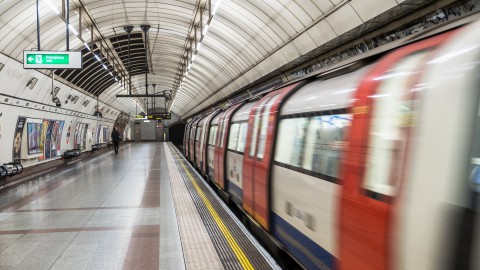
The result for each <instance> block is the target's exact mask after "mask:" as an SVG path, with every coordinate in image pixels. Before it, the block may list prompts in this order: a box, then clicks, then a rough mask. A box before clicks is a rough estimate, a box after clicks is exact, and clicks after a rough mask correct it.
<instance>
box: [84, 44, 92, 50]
mask: <svg viewBox="0 0 480 270" xmlns="http://www.w3.org/2000/svg"><path fill="white" fill-rule="evenodd" d="M83 45H85V48H87V49H88V50H89V51H92V49H90V46H88V44H87V43H86V42H84V43H83Z"/></svg>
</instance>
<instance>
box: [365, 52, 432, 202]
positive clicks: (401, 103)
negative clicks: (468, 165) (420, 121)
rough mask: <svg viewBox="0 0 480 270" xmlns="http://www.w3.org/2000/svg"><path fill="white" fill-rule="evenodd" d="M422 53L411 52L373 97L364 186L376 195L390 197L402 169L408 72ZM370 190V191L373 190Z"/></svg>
mask: <svg viewBox="0 0 480 270" xmlns="http://www.w3.org/2000/svg"><path fill="white" fill-rule="evenodd" d="M424 55H425V54H424V53H416V54H412V55H410V56H408V57H406V58H404V59H403V60H402V61H400V62H399V63H398V64H397V65H396V66H394V67H393V68H392V69H390V70H389V71H388V72H387V73H386V74H384V75H383V76H381V77H379V78H376V79H374V80H381V82H380V84H379V87H378V88H377V91H376V93H375V95H372V96H370V98H373V99H374V107H373V111H372V119H371V126H370V134H369V142H368V147H367V155H366V170H365V178H364V179H365V180H364V182H363V187H364V188H365V189H367V190H368V191H370V192H369V193H368V194H372V195H371V196H374V198H376V197H377V195H376V194H381V195H386V196H393V195H395V189H396V185H397V183H398V180H399V179H400V174H401V172H402V167H403V160H404V154H405V147H406V140H407V134H408V133H407V132H408V128H409V127H410V126H411V125H412V124H413V121H412V120H413V119H414V117H415V111H414V110H413V101H412V100H411V95H410V94H409V91H408V90H409V87H410V85H411V78H412V77H411V74H412V71H413V70H415V67H416V66H417V65H418V63H419V61H421V60H422V58H423V56H424ZM372 192H373V193H372Z"/></svg>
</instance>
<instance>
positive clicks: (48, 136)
mask: <svg viewBox="0 0 480 270" xmlns="http://www.w3.org/2000/svg"><path fill="white" fill-rule="evenodd" d="M53 123H54V121H48V126H47V134H46V137H45V152H44V154H45V159H49V158H51V156H50V154H51V153H50V151H51V146H52V145H51V141H52V129H53Z"/></svg>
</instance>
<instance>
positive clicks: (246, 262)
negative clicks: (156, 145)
mask: <svg viewBox="0 0 480 270" xmlns="http://www.w3.org/2000/svg"><path fill="white" fill-rule="evenodd" d="M180 164H182V166H183V169H184V170H185V172H186V173H187V175H188V177H189V178H190V180H191V181H192V184H193V185H194V186H195V189H196V190H197V192H198V193H199V194H200V197H202V200H203V202H204V203H205V205H206V206H207V209H208V211H209V212H210V215H212V217H213V219H214V220H215V222H216V223H217V225H218V227H219V228H220V230H221V231H222V234H223V236H224V237H225V239H227V242H228V244H229V245H230V248H231V249H232V250H233V252H234V253H235V256H237V258H238V260H239V261H240V263H241V264H242V266H243V269H254V268H253V266H252V264H251V263H250V260H248V258H247V256H246V255H245V253H244V252H243V251H242V249H241V248H240V246H239V245H238V244H237V241H235V239H234V238H233V236H232V234H231V233H230V231H229V230H228V229H227V226H225V224H224V223H223V221H222V219H221V218H220V217H219V216H218V213H217V211H215V209H214V208H213V206H212V204H210V201H209V200H208V199H207V197H206V196H205V194H204V193H203V191H202V190H201V189H200V187H199V186H198V184H197V181H196V180H195V178H193V176H192V175H191V174H190V172H189V171H188V170H187V167H186V166H185V164H183V162H182V161H180Z"/></svg>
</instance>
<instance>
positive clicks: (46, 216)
mask: <svg viewBox="0 0 480 270" xmlns="http://www.w3.org/2000/svg"><path fill="white" fill-rule="evenodd" d="M0 194H1V196H0V269H280V266H279V265H278V264H277V263H276V262H275V260H274V259H273V258H272V257H271V256H270V255H269V253H268V252H267V251H265V249H263V247H262V246H261V245H260V244H259V243H258V242H257V240H256V239H255V238H254V237H253V236H252V235H251V234H250V233H249V231H248V230H247V229H246V228H245V227H244V226H243V224H242V223H241V222H240V221H239V220H238V219H237V217H236V216H235V215H234V214H233V213H232V211H231V210H230V209H229V208H228V207H227V206H226V204H225V203H224V202H223V201H221V200H220V199H219V197H218V196H217V195H216V194H215V193H214V192H213V190H212V189H211V187H210V186H209V185H208V184H207V183H206V182H205V181H204V180H203V179H201V178H200V176H199V175H198V174H197V173H196V171H195V170H194V169H193V168H192V167H191V166H190V164H189V163H188V162H187V161H186V160H185V159H184V157H183V156H182V155H181V154H180V152H179V151H178V150H177V149H176V148H175V147H174V146H173V145H172V144H170V143H158V142H157V143H137V144H127V145H123V146H121V148H120V151H119V154H118V155H115V154H114V153H113V151H111V152H107V153H104V154H101V155H98V156H95V157H93V158H90V159H85V160H82V161H81V162H78V163H75V164H72V165H70V166H67V167H65V168H62V169H59V170H55V171H53V172H51V173H49V174H47V175H45V176H42V177H40V178H38V179H34V180H32V181H29V182H26V183H23V184H19V185H16V186H14V187H10V188H8V189H6V190H3V191H2V192H1V193H0Z"/></svg>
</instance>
